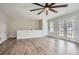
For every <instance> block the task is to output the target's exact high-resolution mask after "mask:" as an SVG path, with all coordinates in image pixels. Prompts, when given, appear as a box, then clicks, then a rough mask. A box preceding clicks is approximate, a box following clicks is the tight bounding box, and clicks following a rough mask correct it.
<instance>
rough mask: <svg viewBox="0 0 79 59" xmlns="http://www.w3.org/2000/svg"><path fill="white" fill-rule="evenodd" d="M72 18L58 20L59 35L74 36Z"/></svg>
mask: <svg viewBox="0 0 79 59" xmlns="http://www.w3.org/2000/svg"><path fill="white" fill-rule="evenodd" d="M74 28H75V24H74V20H73V19H72V20H66V21H59V32H58V35H59V37H64V38H75V30H74Z"/></svg>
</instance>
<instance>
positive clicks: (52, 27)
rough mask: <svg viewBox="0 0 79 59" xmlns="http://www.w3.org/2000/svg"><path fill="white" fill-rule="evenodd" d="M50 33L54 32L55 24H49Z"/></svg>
mask: <svg viewBox="0 0 79 59" xmlns="http://www.w3.org/2000/svg"><path fill="white" fill-rule="evenodd" d="M49 32H54V23H53V22H50V23H49Z"/></svg>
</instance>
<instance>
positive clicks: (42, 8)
mask: <svg viewBox="0 0 79 59" xmlns="http://www.w3.org/2000/svg"><path fill="white" fill-rule="evenodd" d="M41 9H44V8H38V9H32V10H30V11H36V10H41Z"/></svg>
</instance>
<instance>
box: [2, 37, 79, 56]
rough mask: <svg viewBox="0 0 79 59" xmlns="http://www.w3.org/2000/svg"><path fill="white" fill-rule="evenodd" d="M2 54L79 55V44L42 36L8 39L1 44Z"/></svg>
mask: <svg viewBox="0 0 79 59" xmlns="http://www.w3.org/2000/svg"><path fill="white" fill-rule="evenodd" d="M0 54H1V55H78V54H79V44H78V43H72V42H69V41H65V40H60V39H55V38H50V37H40V38H29V39H20V40H16V39H8V40H6V41H5V42H3V43H2V44H1V45H0Z"/></svg>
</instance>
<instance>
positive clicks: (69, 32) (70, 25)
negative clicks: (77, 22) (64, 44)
mask: <svg viewBox="0 0 79 59" xmlns="http://www.w3.org/2000/svg"><path fill="white" fill-rule="evenodd" d="M67 37H69V38H74V37H75V36H74V22H73V20H68V21H67Z"/></svg>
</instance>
